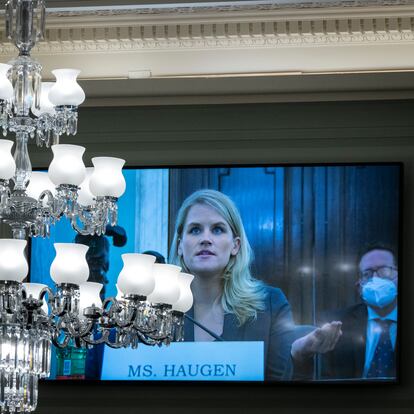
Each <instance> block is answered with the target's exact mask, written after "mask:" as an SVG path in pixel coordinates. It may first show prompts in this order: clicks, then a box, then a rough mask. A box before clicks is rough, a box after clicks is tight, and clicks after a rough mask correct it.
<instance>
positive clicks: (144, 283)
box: [117, 253, 155, 296]
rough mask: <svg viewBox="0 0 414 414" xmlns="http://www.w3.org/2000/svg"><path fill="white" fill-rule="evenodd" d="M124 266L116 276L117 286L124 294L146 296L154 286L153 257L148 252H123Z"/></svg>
mask: <svg viewBox="0 0 414 414" xmlns="http://www.w3.org/2000/svg"><path fill="white" fill-rule="evenodd" d="M122 261H123V262H124V267H123V268H122V270H121V273H120V274H119V277H118V283H117V288H118V289H119V290H120V291H121V292H122V293H123V294H124V295H140V296H148V295H149V294H150V293H151V292H152V291H153V290H154V287H155V278H154V273H153V269H154V263H155V257H154V256H151V255H149V254H141V253H125V254H123V255H122Z"/></svg>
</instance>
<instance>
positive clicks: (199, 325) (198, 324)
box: [184, 313, 224, 342]
mask: <svg viewBox="0 0 414 414" xmlns="http://www.w3.org/2000/svg"><path fill="white" fill-rule="evenodd" d="M184 317H185V318H187V319H188V320H189V321H190V322H191V323H193V324H194V325H197V326H198V327H199V328H200V329H202V330H203V331H204V332H207V333H208V334H209V335H211V336H212V337H213V338H214V339H216V340H217V341H221V342H224V339H223V338H222V337H221V336H218V335H217V334H215V333H214V332H213V331H210V329H208V328H206V327H205V326H204V325H202V324H201V323H200V322H197V321H196V320H195V319H193V318H192V317H191V316H189V315H187V314H186V313H185V314H184Z"/></svg>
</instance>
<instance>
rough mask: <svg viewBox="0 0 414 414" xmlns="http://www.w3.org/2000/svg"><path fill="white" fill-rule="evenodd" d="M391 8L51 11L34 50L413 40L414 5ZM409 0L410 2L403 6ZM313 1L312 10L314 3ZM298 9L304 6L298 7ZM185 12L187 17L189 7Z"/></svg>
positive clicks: (3, 48)
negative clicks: (306, 11)
mask: <svg viewBox="0 0 414 414" xmlns="http://www.w3.org/2000/svg"><path fill="white" fill-rule="evenodd" d="M333 3H334V4H349V3H352V4H355V3H361V4H362V3H364V4H365V3H366V2H355V1H348V2H333ZM370 3H373V2H370ZM376 3H377V2H376ZM382 3H384V4H386V3H389V2H382ZM398 3H404V4H405V5H404V6H393V7H390V6H383V7H377V8H376V9H375V10H373V9H371V8H368V9H367V8H366V7H365V6H364V7H362V6H361V7H360V8H355V7H353V8H352V9H351V8H348V9H340V10H335V12H332V10H331V8H329V9H324V12H321V11H319V12H318V13H317V14H314V15H309V14H305V15H303V14H302V13H301V11H300V10H301V9H296V10H297V11H296V12H292V9H291V8H290V9H289V10H290V11H289V14H285V13H280V12H279V10H278V11H277V12H276V13H274V12H273V11H272V10H269V11H267V12H265V13H263V10H262V11H261V13H260V14H249V15H246V14H243V15H240V13H239V12H238V11H235V10H231V11H226V12H225V13H224V14H220V13H221V9H217V8H213V7H208V8H205V9H206V10H208V11H209V12H211V10H212V9H213V10H215V12H217V10H219V12H217V14H214V15H212V14H210V13H209V14H203V13H200V10H199V9H197V15H191V16H192V17H190V16H189V15H187V14H185V15H183V14H182V12H178V15H177V10H181V9H177V8H174V9H173V10H174V13H167V14H165V15H164V14H163V13H164V11H165V10H170V9H156V10H157V11H159V10H162V11H163V12H162V13H161V15H157V18H156V19H155V18H154V15H155V14H156V13H154V14H151V19H150V20H148V19H147V15H146V14H145V13H146V12H147V11H148V10H152V9H144V14H141V12H142V9H133V11H134V12H133V13H131V9H121V10H118V9H117V10H115V9H110V10H99V9H97V10H89V9H87V10H83V11H80V10H78V11H67V12H55V13H51V15H50V16H49V17H48V29H47V36H46V37H47V39H48V40H47V41H44V42H40V43H39V44H38V45H37V46H36V48H35V49H34V51H35V52H36V53H38V54H50V53H53V54H59V53H61V54H68V53H69V54H72V53H82V52H87V53H92V52H94V53H108V52H111V51H112V52H131V51H140V50H180V49H220V48H274V47H279V46H281V47H289V46H291V47H297V46H300V47H303V46H310V47H314V46H320V45H343V44H347V45H355V44H359V45H360V44H372V43H395V42H397V43H399V42H412V41H413V40H414V1H411V0H400V1H398ZM408 3H412V4H413V5H411V6H408V5H407V4H408ZM312 4H313V8H312V11H313V12H314V7H315V4H316V3H312ZM299 5H300V6H301V7H302V6H303V4H302V3H301V4H298V6H299ZM267 6H269V7H270V6H272V7H276V6H278V7H280V5H273V4H272V5H267ZM246 7H247V6H246ZM250 7H251V6H250ZM332 7H333V6H332ZM240 8H242V6H240ZM189 9H190V10H191V13H192V11H193V10H194V9H195V8H194V7H192V8H189ZM309 9H311V8H310V7H309ZM186 10H187V8H186ZM249 10H251V9H249ZM254 10H256V11H257V9H256V8H255V9H254ZM135 13H136V14H135ZM180 13H181V14H180ZM98 16H99V18H97V17H98ZM160 16H164V17H165V19H162V17H160ZM1 39H4V34H2V37H1ZM0 53H1V54H3V55H12V54H13V53H14V46H13V45H11V44H10V43H8V42H1V43H0Z"/></svg>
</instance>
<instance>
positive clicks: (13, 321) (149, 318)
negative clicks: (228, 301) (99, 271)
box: [0, 239, 193, 413]
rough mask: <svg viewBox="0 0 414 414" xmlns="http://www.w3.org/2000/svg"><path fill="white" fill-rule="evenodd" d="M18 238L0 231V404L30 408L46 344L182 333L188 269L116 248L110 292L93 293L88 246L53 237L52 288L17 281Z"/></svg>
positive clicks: (155, 341) (21, 265)
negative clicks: (119, 262) (113, 293)
mask: <svg viewBox="0 0 414 414" xmlns="http://www.w3.org/2000/svg"><path fill="white" fill-rule="evenodd" d="M26 243H27V242H26V241H25V240H17V239H0V408H1V410H2V412H3V411H6V412H10V413H14V412H22V413H24V412H31V411H33V410H34V409H35V408H36V404H37V393H38V392H37V388H38V380H39V378H46V377H48V376H49V375H50V358H51V346H52V344H54V345H55V346H56V347H58V348H65V347H67V346H69V345H70V346H75V347H78V348H90V347H92V346H93V345H97V344H102V343H104V344H106V345H108V346H110V347H112V348H122V347H124V348H125V347H132V348H136V347H137V346H138V344H139V343H143V344H146V345H162V344H165V345H168V344H169V343H170V342H172V341H176V342H177V341H182V340H183V339H184V332H183V327H184V314H185V312H187V311H188V310H189V309H190V308H191V306H192V304H193V296H192V293H191V289H190V284H191V281H192V280H193V276H192V275H190V274H187V273H180V270H181V268H180V267H178V266H174V265H169V264H156V263H154V262H155V257H154V256H151V255H146V254H139V253H126V254H123V255H122V259H123V262H124V266H123V269H122V271H121V273H120V274H119V277H118V281H117V288H118V295H117V297H116V298H106V299H105V300H104V301H102V300H101V298H100V294H99V293H100V291H101V289H102V284H100V283H94V282H88V281H87V279H88V276H89V268H88V263H87V261H86V252H87V250H88V246H85V245H82V244H75V243H55V249H56V257H55V259H54V260H53V262H52V265H51V268H50V274H51V277H52V280H53V281H54V282H55V284H56V288H55V289H54V290H53V291H52V289H50V288H49V287H48V286H46V285H42V284H38V283H22V281H23V280H24V278H25V277H26V275H27V272H28V264H27V260H26V258H25V255H24V249H25V247H26Z"/></svg>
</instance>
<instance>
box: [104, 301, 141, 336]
mask: <svg viewBox="0 0 414 414" xmlns="http://www.w3.org/2000/svg"><path fill="white" fill-rule="evenodd" d="M102 308H103V311H104V315H105V316H107V317H108V318H109V319H110V320H113V321H114V322H115V326H117V327H119V328H127V327H128V326H131V324H132V323H133V320H134V319H135V315H136V309H133V311H132V312H126V311H127V309H128V307H125V308H124V307H123V306H122V305H121V304H120V302H119V301H118V300H117V299H116V298H114V297H110V298H106V299H105V300H104V302H103V305H102ZM121 314H124V316H126V318H122V316H120V315H121ZM125 314H126V315H125Z"/></svg>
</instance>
